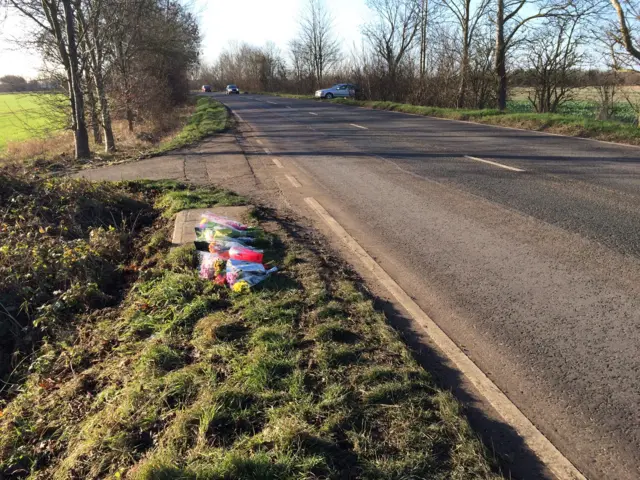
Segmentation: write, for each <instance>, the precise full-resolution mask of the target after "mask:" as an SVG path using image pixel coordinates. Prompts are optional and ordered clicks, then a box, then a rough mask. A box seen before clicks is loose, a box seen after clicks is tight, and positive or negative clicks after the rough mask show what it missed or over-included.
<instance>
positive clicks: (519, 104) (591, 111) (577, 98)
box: [507, 87, 640, 123]
mask: <svg viewBox="0 0 640 480" xmlns="http://www.w3.org/2000/svg"><path fill="white" fill-rule="evenodd" d="M529 90H530V89H528V88H514V89H513V90H512V92H511V100H510V101H509V102H508V104H507V110H508V112H509V113H535V110H534V109H533V105H532V104H531V102H530V101H529V100H528V95H529ZM570 95H571V99H570V100H568V101H567V102H566V103H564V104H562V105H561V106H560V107H559V108H558V111H557V112H556V113H558V114H560V115H571V116H575V117H582V118H587V119H590V120H597V119H598V114H599V112H600V97H599V95H598V89H597V88H594V87H586V88H579V89H576V90H574V91H572V92H571V94H570ZM631 104H634V105H635V108H636V109H640V91H638V89H636V88H634V87H620V88H619V89H618V91H617V92H616V97H615V111H614V112H613V116H612V118H611V120H617V121H619V122H624V123H634V122H635V121H636V119H637V117H638V115H637V113H636V112H635V110H634V107H632V105H631Z"/></svg>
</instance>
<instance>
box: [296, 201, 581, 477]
mask: <svg viewBox="0 0 640 480" xmlns="http://www.w3.org/2000/svg"><path fill="white" fill-rule="evenodd" d="M305 202H306V203H307V204H308V205H309V206H310V207H311V208H312V209H313V210H314V211H315V212H316V213H317V214H318V215H319V216H320V218H321V219H322V220H324V221H325V222H326V223H327V224H328V225H329V228H331V230H332V231H333V232H334V233H335V234H336V235H337V236H338V238H340V239H341V240H342V241H343V242H345V243H346V244H347V246H348V247H349V248H350V249H351V250H352V251H353V253H355V256H356V257H358V259H359V260H360V261H361V262H362V263H363V264H364V266H365V267H366V268H367V269H369V270H370V271H371V272H372V273H373V274H374V275H375V277H376V278H377V279H378V280H379V281H380V283H382V284H383V285H384V286H385V287H386V288H387V290H388V291H389V292H390V293H391V294H392V295H393V296H394V297H395V298H396V300H397V301H398V303H400V304H401V305H402V306H403V307H404V308H405V309H406V311H407V312H408V313H409V314H410V315H411V316H412V317H413V318H414V319H415V320H416V321H417V322H418V323H419V324H420V325H422V327H423V328H424V329H425V331H426V332H427V334H428V335H429V337H430V338H431V340H432V341H433V342H434V343H435V344H436V346H437V347H438V348H439V349H440V350H441V351H442V352H443V353H444V354H445V355H446V356H447V357H448V358H449V360H451V361H452V362H453V363H454V364H455V366H456V367H457V368H458V370H460V372H462V374H463V375H465V376H466V377H467V378H468V379H469V381H470V382H471V383H472V384H473V385H474V386H475V388H476V389H477V390H478V391H479V392H480V394H481V395H483V396H484V397H485V398H486V399H487V401H488V402H489V403H490V404H491V405H492V406H493V408H494V409H495V410H496V411H497V412H498V414H499V415H500V416H501V417H502V418H503V420H504V421H505V422H506V423H507V424H509V425H510V426H511V427H512V428H513V429H514V430H515V431H516V432H518V434H519V435H520V437H521V438H522V439H523V440H524V442H525V443H526V444H527V445H528V446H529V448H530V449H531V450H532V451H533V452H534V453H535V454H536V455H537V456H538V458H540V460H541V461H542V462H543V463H544V464H545V465H546V466H547V467H548V468H549V470H550V471H551V472H552V473H553V474H554V475H555V476H556V478H558V479H559V480H586V479H585V477H584V476H583V475H582V474H581V473H580V472H579V471H578V469H576V467H574V466H573V464H572V463H571V462H570V461H569V460H568V459H567V458H566V457H565V456H564V455H562V453H561V452H560V451H559V450H558V449H557V448H556V447H555V446H554V445H553V444H552V443H551V442H550V441H549V440H548V439H547V438H546V437H545V436H544V435H543V434H542V432H540V430H538V429H537V428H536V426H535V425H534V424H533V423H531V421H530V420H529V419H528V418H527V417H526V416H525V415H524V414H523V413H522V412H521V411H520V410H519V409H518V407H516V406H515V405H514V404H513V403H512V402H511V400H509V399H508V398H507V396H506V395H505V394H504V393H502V391H501V390H500V389H499V388H498V387H497V386H496V385H495V384H494V383H493V382H492V381H491V380H490V379H489V378H488V377H487V376H486V375H485V374H484V372H483V371H482V370H480V368H478V366H477V365H476V364H475V363H473V361H472V360H471V359H470V358H469V357H467V356H466V355H465V353H464V352H463V351H462V350H460V348H458V346H457V345H456V344H455V343H454V342H453V340H451V339H450V338H449V337H448V336H447V334H446V333H444V332H443V331H442V329H441V328H440V327H438V325H437V324H436V323H435V322H434V321H433V320H432V319H431V318H430V317H429V316H428V315H427V314H426V313H425V312H423V311H422V309H421V308H420V306H419V305H418V304H417V303H416V302H414V301H413V300H412V299H411V297H410V296H409V295H408V294H407V293H406V292H405V291H404V290H403V289H402V287H400V285H398V284H397V283H396V281H395V280H393V278H391V276H389V274H388V273H387V272H385V271H384V269H383V268H382V267H381V266H380V265H378V264H377V263H376V261H375V260H374V259H373V258H371V256H370V255H369V254H368V253H367V252H366V251H365V250H364V248H362V247H361V246H360V244H359V243H358V242H357V241H356V240H355V239H354V238H353V237H352V236H351V235H349V234H348V233H347V231H346V230H345V229H344V228H343V227H342V225H340V224H339V223H338V222H337V221H336V219H334V218H333V217H332V216H331V215H330V214H329V212H327V211H326V210H325V209H324V207H323V206H322V205H320V203H318V201H317V200H316V199H315V198H313V197H308V198H305Z"/></svg>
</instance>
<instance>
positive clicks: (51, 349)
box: [0, 179, 495, 480]
mask: <svg viewBox="0 0 640 480" xmlns="http://www.w3.org/2000/svg"><path fill="white" fill-rule="evenodd" d="M12 181H13V182H14V183H13V185H14V186H13V187H12V188H10V189H7V192H9V193H5V195H6V196H7V200H8V201H9V202H10V203H11V202H14V200H13V199H14V198H17V199H18V200H17V201H20V202H23V203H24V202H26V203H27V204H29V202H31V203H33V202H36V201H37V200H36V199H35V198H31V199H30V200H20V198H21V197H22V196H28V197H32V196H33V197H37V196H38V195H39V194H42V193H46V192H49V193H48V195H49V196H50V198H49V200H48V201H47V202H46V203H42V205H40V206H39V207H37V208H36V207H34V208H31V209H27V210H25V211H24V212H23V213H22V215H19V214H18V213H17V212H18V210H16V212H15V214H14V216H13V217H12V220H11V221H10V222H7V221H6V220H5V221H4V223H3V227H2V230H1V231H0V232H2V233H1V235H3V241H4V240H5V239H7V238H10V237H12V236H15V235H19V236H20V238H21V240H20V241H21V242H23V243H25V244H27V245H28V247H27V246H25V247H24V251H25V252H28V248H33V247H34V246H35V245H37V244H39V243H43V244H45V245H48V246H49V247H50V248H51V247H52V248H53V249H54V250H53V253H48V252H47V251H46V250H44V248H43V251H42V252H41V254H40V255H35V254H34V255H33V260H32V261H29V262H27V265H28V266H27V267H22V266H20V267H19V268H21V269H22V271H21V273H20V276H19V277H16V278H19V279H22V280H23V281H24V280H26V279H33V280H28V282H27V284H26V285H23V284H21V283H20V282H14V283H11V285H14V286H13V287H12V288H13V290H12V291H11V292H9V291H4V292H3V293H4V297H3V302H6V301H7V299H10V298H11V295H15V293H16V292H18V293H19V294H20V295H21V297H20V298H18V299H16V300H15V301H14V303H13V304H12V305H13V306H12V307H10V308H9V309H7V310H9V311H10V312H11V316H7V315H6V314H4V315H3V314H2V313H0V320H2V322H3V324H6V325H8V326H7V328H9V329H10V328H12V322H13V321H14V320H16V321H18V322H21V323H20V325H21V326H20V328H21V329H23V328H26V329H27V330H28V331H29V332H30V333H29V335H31V340H30V341H31V346H30V347H29V348H27V346H26V345H25V344H24V343H25V342H24V341H22V344H21V346H22V347H21V348H19V347H20V346H18V347H15V346H14V351H15V352H17V353H16V354H14V355H13V356H12V357H13V358H15V359H18V360H19V363H20V364H21V365H22V367H18V368H17V369H16V370H14V374H13V375H7V374H6V370H5V375H4V379H5V380H6V381H7V382H8V384H9V385H11V386H12V387H11V391H10V392H8V391H5V390H3V391H2V393H1V394H0V402H1V403H0V410H1V412H2V415H1V416H0V477H6V478H43V479H44V478H70V477H73V478H83V479H98V478H132V479H149V480H150V479H221V480H222V479H256V478H260V479H300V478H361V479H385V478H388V479H398V478H433V479H463V478H494V477H495V474H494V473H492V469H491V465H490V461H489V460H488V457H487V454H486V451H485V450H484V448H483V446H482V445H481V444H480V443H479V441H478V440H477V439H476V438H475V436H474V434H473V432H472V431H471V430H470V428H469V426H468V424H467V422H466V421H465V419H464V417H463V415H462V413H461V411H460V407H459V405H458V404H457V403H456V401H455V400H454V399H453V398H452V397H451V395H450V394H449V393H447V392H444V391H442V390H440V389H438V388H437V387H436V385H435V384H434V382H433V380H432V378H431V377H430V375H429V374H428V373H426V372H425V371H424V370H423V369H422V368H420V366H419V365H418V364H417V363H416V362H415V360H414V359H413V358H412V356H411V354H410V352H409V351H408V350H407V348H406V347H405V345H404V344H403V343H402V341H401V340H400V339H399V338H398V336H397V335H396V334H395V332H394V331H393V330H392V329H391V328H390V327H388V326H387V324H386V319H385V317H384V315H383V314H382V313H380V312H379V311H377V310H376V309H375V308H374V306H373V303H372V301H371V299H370V298H368V297H367V296H366V295H365V294H363V293H361V292H360V291H359V290H358V288H357V280H356V279H354V278H352V277H350V276H349V274H348V273H346V272H344V271H343V270H342V269H341V267H340V265H339V264H337V263H328V261H327V260H326V258H327V257H326V256H325V255H322V256H321V255H318V254H316V253H313V252H312V251H311V250H309V249H308V248H306V247H305V246H304V245H302V244H300V243H297V242H295V241H293V240H292V238H291V237H290V236H289V235H288V234H287V233H286V232H285V231H284V230H282V229H281V228H280V227H279V224H278V223H277V222H274V221H272V220H268V221H267V220H265V221H263V222H262V226H263V227H264V228H265V229H266V230H267V231H268V232H269V233H268V235H267V238H266V240H264V242H263V244H262V245H261V246H262V247H263V248H264V249H265V251H266V257H267V260H268V261H272V262H275V263H276V264H277V265H279V266H280V267H282V270H281V272H279V273H278V274H277V275H275V276H273V277H272V278H270V279H269V280H267V281H266V282H264V283H263V284H261V286H260V287H258V288H255V289H254V290H253V291H251V292H250V293H248V294H242V295H238V294H234V293H232V292H230V291H229V290H228V289H225V288H223V287H219V286H217V285H215V284H212V283H211V282H207V281H204V280H201V279H200V278H199V277H198V275H197V273H196V269H195V268H194V267H195V265H196V255H195V251H194V249H193V247H192V246H185V247H181V248H177V249H173V250H170V249H169V244H168V241H167V237H168V230H169V227H170V225H169V224H168V223H167V220H166V218H167V217H169V216H170V215H171V213H172V212H174V211H176V210H177V209H178V208H182V207H189V206H194V205H198V206H202V205H203V204H205V203H226V204H230V203H238V202H242V201H243V200H242V199H241V198H239V197H235V196H232V195H229V194H228V193H225V192H222V191H216V192H217V194H218V196H217V197H215V198H212V197H210V196H208V195H210V194H211V192H210V191H208V190H195V189H187V187H185V186H183V185H178V184H175V183H171V182H142V183H141V182H127V183H120V184H100V185H95V186H90V185H88V184H86V183H83V182H78V181H58V180H52V181H47V183H44V184H42V185H38V186H35V187H34V186H30V185H31V184H30V183H29V182H26V181H25V183H23V184H19V183H16V182H19V181H20V180H16V179H13V180H12ZM1 185H4V182H3V183H2V184H1ZM29 188H31V189H35V190H31V191H29V190H28V189H29ZM74 189H75V190H74ZM78 189H81V192H80V190H78ZM186 190H188V195H185V192H186ZM52 192H53V193H52ZM77 193H83V195H82V197H80V196H78V195H76V194H77ZM63 197H64V199H63ZM71 198H73V200H72V199H71ZM51 199H53V200H55V199H58V200H57V202H58V204H64V205H66V206H65V207H64V208H63V209H62V210H60V209H59V208H58V209H57V210H56V211H58V210H59V211H61V212H66V213H60V214H59V215H57V216H55V215H53V214H52V213H51V212H50V211H49V208H48V205H50V204H51V201H50V200H51ZM3 200H4V198H3ZM65 202H66V203H65ZM3 204H6V203H5V202H3ZM105 204H106V205H108V208H107V209H106V210H104V211H105V212H108V211H110V212H111V213H113V214H114V218H115V220H113V221H110V222H108V226H107V225H105V224H104V222H105V221H106V220H108V219H109V218H110V217H111V215H110V214H102V213H101V212H102V211H103V210H102V209H104V208H105V207H103V205H105ZM117 205H119V206H118V207H116V206H117ZM119 211H122V212H125V213H123V214H120V215H118V214H117V212H119ZM258 217H259V216H258ZM25 219H26V220H25ZM60 220H62V221H60ZM58 225H59V226H58ZM98 225H100V226H98ZM99 228H103V230H97V229H99ZM41 230H42V231H41ZM11 232H16V233H11ZM64 232H68V233H64ZM92 232H93V233H92ZM95 232H99V233H95ZM109 232H111V233H109ZM29 234H30V235H29ZM123 242H124V245H127V246H128V247H127V248H122V245H123ZM57 243H60V245H59V246H57ZM13 247H14V245H13V244H12V245H11V248H9V249H5V250H3V252H2V256H0V261H1V262H2V265H3V268H4V267H5V266H6V265H10V266H11V268H16V267H15V266H16V265H21V262H20V261H19V259H18V257H17V256H15V255H14V254H13V253H12V250H13ZM56 252H60V253H59V255H58V254H57V253H56ZM54 253H56V254H55V255H54ZM7 255H10V256H11V257H10V258H12V260H11V261H7V260H6V258H8V257H7ZM42 255H46V257H42ZM29 258H31V257H29ZM42 258H45V259H46V261H40V259H42ZM56 258H61V259H63V260H60V261H66V262H69V266H68V267H65V268H66V270H64V271H65V273H64V277H60V281H56V280H55V278H58V276H59V275H60V274H58V273H55V274H53V273H47V272H50V271H52V270H59V269H60V267H59V266H58V264H55V263H52V262H54V261H57V260H54V259H56ZM65 258H69V260H64V259H65ZM0 273H1V274H2V275H3V276H4V275H7V273H9V274H11V270H8V271H7V270H3V271H2V272H0ZM36 273H38V275H35V274H36ZM43 275H44V276H43ZM50 275H55V277H54V279H53V280H51V279H50ZM89 280H91V281H89ZM92 283H93V284H95V285H96V286H91V284H92ZM40 284H41V285H40ZM108 285H112V287H109V286H108ZM3 288H5V287H3ZM36 289H39V291H40V292H42V293H41V294H40V295H37V296H33V297H31V296H29V297H27V295H30V293H29V292H32V291H35V290H36ZM89 291H90V292H92V293H89ZM105 295H106V296H108V298H105V297H104V296H105ZM94 296H95V302H94V301H93V300H91V301H85V299H86V298H89V299H92V298H94ZM74 299H75V300H74ZM78 299H81V300H78ZM21 302H22V307H20V308H17V305H19V304H20V303H21ZM3 305H5V306H6V304H4V303H3ZM25 307H26V308H25ZM42 307H44V308H42ZM27 312H28V313H27ZM43 315H44V316H45V318H46V321H38V322H36V321H35V320H36V319H39V318H42V317H43ZM2 338H4V337H2ZM16 348H17V349H16ZM6 361H9V359H6Z"/></svg>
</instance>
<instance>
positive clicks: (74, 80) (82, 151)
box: [62, 0, 91, 159]
mask: <svg viewBox="0 0 640 480" xmlns="http://www.w3.org/2000/svg"><path fill="white" fill-rule="evenodd" d="M62 5H63V8H64V21H65V27H66V33H67V48H68V52H69V77H70V80H71V90H72V95H73V103H74V105H75V111H74V117H75V118H74V120H75V126H76V128H75V132H74V134H75V150H76V155H75V157H76V158H77V159H78V158H88V157H89V156H90V155H91V150H90V148H89V134H88V133H87V122H86V120H85V118H84V114H85V112H84V95H83V93H82V85H81V82H80V69H79V67H78V45H77V44H76V35H75V25H74V16H73V8H72V6H71V1H70V0H62Z"/></svg>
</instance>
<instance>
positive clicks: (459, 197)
mask: <svg viewBox="0 0 640 480" xmlns="http://www.w3.org/2000/svg"><path fill="white" fill-rule="evenodd" d="M220 99H221V100H222V101H224V102H225V103H226V104H227V105H228V106H229V107H230V108H231V109H233V110H234V111H235V112H237V113H238V114H239V115H240V116H241V117H242V119H243V120H244V121H245V122H248V123H249V124H250V125H251V127H252V128H253V130H254V132H255V133H256V135H255V139H254V140H255V141H257V140H260V141H259V142H258V143H259V144H260V145H262V146H263V147H265V148H267V149H268V150H269V152H270V155H269V157H276V158H278V159H279V160H280V161H281V162H282V163H283V164H284V165H285V166H287V165H290V166H291V167H292V168H296V169H298V170H299V171H300V172H301V173H300V175H301V176H300V181H301V182H302V183H303V186H305V187H307V186H309V188H315V189H316V195H318V196H320V197H321V198H320V200H321V202H322V203H323V205H325V207H326V208H327V210H328V211H329V212H330V213H331V214H332V215H334V216H335V217H336V218H337V219H338V220H339V221H340V222H341V223H342V224H343V225H345V226H346V228H347V230H348V231H349V232H350V233H351V234H352V235H353V236H354V237H355V238H356V239H357V240H358V241H359V242H360V243H361V244H362V245H363V246H364V247H365V248H366V249H367V250H368V251H369V253H371V254H372V255H373V256H374V257H375V258H376V259H377V260H378V261H379V263H380V264H381V265H382V266H383V267H384V268H385V269H386V270H387V271H388V272H389V273H390V274H391V275H392V276H393V277H394V278H395V279H396V280H397V281H398V282H399V283H400V284H401V286H402V287H403V288H404V289H405V290H406V291H407V292H408V293H410V294H411V295H412V296H413V297H414V298H415V300H416V301H417V302H418V303H419V304H420V305H421V307H422V308H423V309H424V310H425V311H426V312H427V313H428V314H429V315H430V316H431V317H432V318H433V319H434V320H435V321H436V322H437V323H438V324H439V326H440V327H441V328H442V329H443V330H445V331H446V332H447V334H448V335H449V336H450V337H451V338H452V339H453V340H454V341H455V342H456V343H457V344H458V345H460V346H461V347H462V348H463V349H464V350H465V352H466V353H467V354H468V355H469V356H470V357H471V358H472V359H473V360H474V362H476V364H477V365H478V366H480V367H481V368H482V369H483V371H484V372H485V373H487V374H488V375H489V376H490V378H492V380H493V381H494V382H495V383H496V384H497V385H498V386H499V387H500V388H501V389H502V390H503V391H504V392H505V393H506V394H507V395H508V396H509V398H510V399H511V400H512V401H513V402H514V403H515V404H516V405H518V406H519V407H520V408H521V410H522V411H523V412H524V413H525V414H527V416H528V417H529V418H530V419H531V420H532V421H533V422H534V423H535V424H536V425H537V426H538V428H540V430H542V431H543V433H545V435H547V436H548V437H549V438H550V439H551V440H552V441H553V442H554V444H556V446H557V447H558V448H560V450H561V451H562V452H563V453H564V454H565V455H566V456H567V457H568V458H569V459H570V460H572V461H573V462H574V464H576V465H577V466H578V467H579V468H580V469H581V470H582V471H583V472H584V473H586V474H587V475H588V476H590V477H593V478H616V479H627V478H628V479H635V478H640V455H639V454H638V452H640V382H639V374H640V355H639V353H640V149H639V148H632V147H624V146H617V145H612V144H606V143H600V142H594V141H588V140H581V139H572V138H565V137H559V136H550V135H544V134H539V133H535V132H525V131H519V130H513V129H503V128H496V127H490V126H482V125H475V124H470V123H463V122H453V121H445V120H439V119H433V118H424V117H417V116H410V115H405V114H398V113H394V112H384V111H372V110H365V109H360V108H354V107H346V106H341V105H335V104H330V103H326V102H316V101H303V100H291V99H285V98H279V97H268V96H252V95H240V96H228V97H227V96H222V97H220ZM265 155H266V154H265ZM307 179H308V180H307ZM312 184H313V185H315V186H313V185H312Z"/></svg>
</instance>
